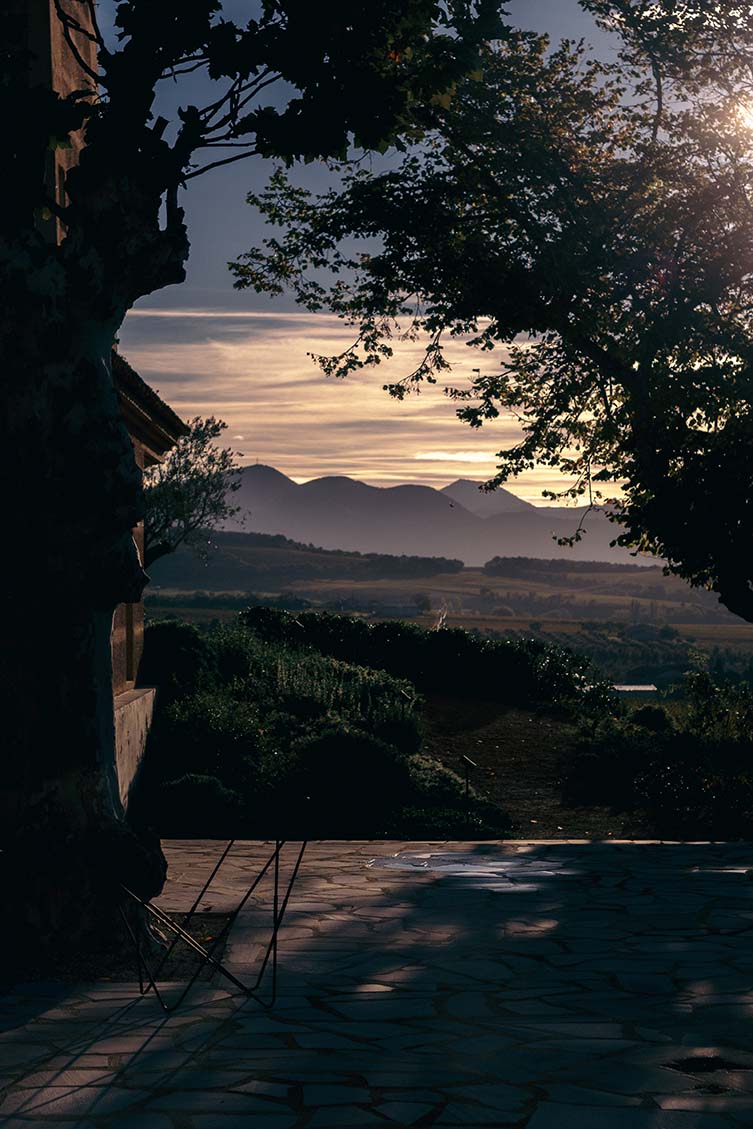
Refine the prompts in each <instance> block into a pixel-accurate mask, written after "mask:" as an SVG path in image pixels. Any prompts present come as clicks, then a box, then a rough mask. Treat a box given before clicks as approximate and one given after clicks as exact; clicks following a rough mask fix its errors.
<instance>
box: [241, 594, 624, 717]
mask: <svg viewBox="0 0 753 1129" xmlns="http://www.w3.org/2000/svg"><path fill="white" fill-rule="evenodd" d="M241 619H242V620H243V622H244V623H245V624H246V625H247V626H248V627H250V628H251V629H252V630H253V631H254V632H255V633H256V634H257V635H258V636H259V637H260V638H263V639H265V640H267V641H269V642H273V643H284V644H285V645H286V646H289V647H295V648H310V649H312V650H314V651H317V652H319V653H321V654H325V655H329V656H331V657H332V658H336V659H340V660H342V661H345V662H359V663H363V664H364V665H365V666H368V667H371V668H373V669H376V670H384V671H388V672H389V673H390V674H392V675H394V676H396V677H399V678H407V679H410V680H411V682H412V683H413V684H414V685H415V686H416V687H417V688H418V689H419V690H422V691H433V692H444V693H450V694H453V695H458V696H463V697H471V698H481V699H491V700H493V701H495V702H498V703H504V704H508V705H523V704H531V703H536V702H546V703H547V704H549V705H552V704H554V703H559V704H563V705H565V704H570V703H576V702H577V704H578V707H579V708H580V709H588V708H595V709H601V708H603V707H604V706H605V705H606V704H607V703H608V702H609V701H610V700H611V699H612V698H613V695H612V692H611V690H610V688H609V687H608V686H607V684H606V683H603V682H599V681H598V679H597V678H596V677H595V675H594V673H593V671H592V670H591V668H590V665H589V663H588V661H587V660H586V659H584V658H582V657H580V656H578V655H575V654H573V653H572V652H571V651H566V650H564V649H562V648H560V647H556V646H552V645H551V644H548V643H543V642H540V641H539V640H535V639H530V638H528V639H504V640H492V639H486V638H483V637H481V636H478V635H472V634H470V633H469V632H467V631H463V630H462V629H461V628H442V629H440V630H434V631H427V630H426V629H425V628H423V627H418V626H416V625H415V624H412V623H403V622H393V623H390V622H387V623H373V624H372V623H367V622H365V621H364V620H361V619H352V618H350V617H349V616H340V615H329V614H327V613H323V612H303V613H302V614H301V615H298V616H295V615H291V614H290V613H288V612H285V611H282V610H280V609H275V608H249V609H248V610H247V611H245V612H243V613H241Z"/></svg>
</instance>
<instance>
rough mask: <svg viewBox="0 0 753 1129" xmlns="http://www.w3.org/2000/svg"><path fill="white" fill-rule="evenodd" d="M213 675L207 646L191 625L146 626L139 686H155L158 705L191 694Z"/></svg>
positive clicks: (160, 622) (165, 622)
mask: <svg viewBox="0 0 753 1129" xmlns="http://www.w3.org/2000/svg"><path fill="white" fill-rule="evenodd" d="M214 673H215V671H214V654H213V650H212V647H211V644H210V643H209V640H208V638H207V636H206V635H205V634H202V632H201V631H199V629H198V628H197V627H195V626H194V625H193V624H191V623H181V622H180V621H179V620H174V619H163V620H157V621H155V622H154V623H150V624H148V626H147V627H146V629H145V631H144V652H143V654H142V656H141V662H140V663H139V682H140V683H141V684H142V685H143V686H158V687H159V694H160V703H161V704H162V705H165V704H167V703H168V702H172V701H175V699H176V698H179V697H182V696H183V695H184V694H192V693H193V692H194V691H195V690H197V689H198V688H199V686H201V685H202V684H204V683H206V682H207V681H209V680H211V678H212V676H213V675H214Z"/></svg>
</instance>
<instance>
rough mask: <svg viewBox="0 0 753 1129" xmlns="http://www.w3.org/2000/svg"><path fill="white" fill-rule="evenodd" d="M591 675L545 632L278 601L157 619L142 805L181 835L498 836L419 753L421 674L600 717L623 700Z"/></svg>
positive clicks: (452, 778)
mask: <svg viewBox="0 0 753 1129" xmlns="http://www.w3.org/2000/svg"><path fill="white" fill-rule="evenodd" d="M355 660H358V661H355ZM408 673H410V674H412V677H411V678H408V677H406V674H408ZM586 673H587V664H586V663H584V662H583V660H579V659H577V658H576V657H575V656H573V655H570V654H568V653H567V652H565V651H562V650H560V649H558V648H554V647H551V646H547V645H545V644H541V643H536V642H533V641H528V642H522V641H521V642H517V641H511V642H506V643H495V642H491V641H488V640H483V639H479V638H477V637H473V636H471V635H469V634H468V633H466V632H464V631H458V630H440V631H434V632H428V631H424V630H422V629H421V628H417V627H414V626H412V625H410V624H404V623H393V624H375V625H374V626H369V625H367V624H365V623H363V622H362V621H358V620H350V619H347V618H346V617H342V616H325V615H314V614H312V613H303V614H302V615H301V616H294V615H291V614H288V613H286V612H283V611H279V610H275V609H270V608H253V609H249V610H248V611H247V612H246V613H244V614H243V616H242V617H241V621H240V622H237V623H234V624H232V625H230V626H216V627H214V628H213V629H211V630H209V631H207V632H204V633H202V632H200V631H199V630H198V629H197V628H196V627H193V626H191V625H188V624H183V623H179V622H176V621H163V622H158V623H155V624H152V625H150V626H149V627H148V629H147V633H146V646H145V652H144V659H143V663H142V677H143V679H144V680H145V681H147V682H156V683H158V684H159V685H160V706H159V711H158V716H157V718H156V719H155V724H154V726H153V729H152V733H151V735H150V738H149V745H148V748H147V755H146V759H145V764H144V769H143V772H142V775H141V779H140V784H139V788H138V791H137V793H136V795H135V797H134V800H133V805H132V809H131V810H132V815H133V817H134V818H135V819H136V820H138V821H139V822H141V823H147V824H151V825H153V826H155V827H156V829H157V830H158V831H159V832H160V833H161V834H163V835H174V836H205V835H206V836H212V835H217V836H224V835H227V836H230V835H232V834H239V835H247V836H269V835H278V834H279V835H289V836H292V837H298V836H307V837H328V838H332V837H341V836H344V837H350V836H355V837H364V836H366V837H369V836H381V835H393V836H397V837H410V836H416V837H438V836H439V837H455V838H459V837H464V836H467V835H471V836H472V837H474V838H477V837H483V836H493V837H501V836H504V834H505V833H506V832H507V831H508V829H509V820H508V819H507V817H506V816H505V814H504V812H503V811H502V810H501V809H500V808H499V807H497V806H496V805H494V804H491V803H488V802H484V801H483V800H482V799H481V798H480V797H479V796H478V795H477V794H475V793H474V792H473V791H471V793H470V797H469V800H468V801H466V797H465V791H464V784H463V782H462V781H461V779H460V777H459V776H457V775H456V774H455V773H454V772H453V771H451V770H450V769H449V768H447V767H443V766H442V765H441V764H440V763H439V762H438V761H436V760H434V759H433V758H431V757H428V756H427V755H426V754H425V753H423V752H422V734H421V729H420V724H419V714H418V706H419V704H420V694H419V689H418V688H419V687H420V689H422V690H424V689H425V690H437V689H442V688H444V689H445V691H447V692H448V693H450V692H451V693H453V694H462V695H466V696H470V697H472V698H489V699H492V700H493V701H494V702H495V703H498V704H500V706H504V704H505V703H513V702H515V703H518V702H520V701H525V702H529V703H534V702H546V703H547V704H548V705H549V706H551V705H553V704H556V703H559V704H560V705H561V706H563V707H569V708H571V709H572V708H574V707H577V708H578V709H580V710H582V711H584V712H585V713H586V714H588V715H589V716H592V715H595V714H596V715H597V714H598V712H599V710H603V708H604V707H605V704H606V703H607V702H609V701H611V700H612V698H611V694H610V691H609V689H608V687H605V686H603V685H595V684H593V683H592V682H591V681H590V680H589V679H588V678H587V677H586Z"/></svg>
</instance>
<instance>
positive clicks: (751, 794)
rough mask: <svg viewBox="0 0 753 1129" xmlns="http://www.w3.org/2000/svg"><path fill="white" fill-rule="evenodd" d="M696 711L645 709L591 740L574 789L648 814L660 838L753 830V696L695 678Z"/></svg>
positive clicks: (581, 796) (585, 798)
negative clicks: (679, 711) (670, 711)
mask: <svg viewBox="0 0 753 1129" xmlns="http://www.w3.org/2000/svg"><path fill="white" fill-rule="evenodd" d="M688 694H689V708H688V710H687V712H686V713H685V714H684V715H683V714H681V715H680V716H679V718H678V717H673V716H672V715H670V714H668V713H667V712H666V711H665V710H663V709H662V708H661V707H655V706H654V707H650V708H649V707H643V708H641V709H638V710H635V711H634V712H633V713H632V714H629V715H627V716H623V717H611V718H608V719H604V720H602V721H600V722H599V723H598V724H597V725H596V726H595V728H594V729H593V730H592V731H591V732H590V733H588V734H587V735H586V736H584V738H583V741H582V743H581V746H580V748H579V750H578V754H577V757H576V759H575V762H574V765H573V768H572V771H571V773H570V778H569V781H568V785H567V787H568V791H569V793H570V796H571V798H574V799H575V800H576V801H577V802H579V803H593V802H596V803H608V804H610V805H612V806H613V807H614V808H615V809H616V810H618V811H644V812H647V813H648V815H649V817H650V822H651V824H652V826H654V827H655V828H656V830H657V833H658V834H664V835H673V836H683V837H685V836H693V837H706V836H711V837H714V838H730V837H732V838H734V837H746V838H747V837H749V836H750V834H751V833H752V832H753V741H752V740H751V733H753V729H752V727H751V722H753V691H751V689H750V687H724V686H716V685H714V683H713V682H712V681H711V679H710V678H709V677H708V675H705V674H695V675H692V676H691V677H689V679H688Z"/></svg>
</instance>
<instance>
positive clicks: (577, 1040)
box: [0, 843, 753, 1129]
mask: <svg viewBox="0 0 753 1129" xmlns="http://www.w3.org/2000/svg"><path fill="white" fill-rule="evenodd" d="M395 849H396V846H395V845H392V844H385V843H375V844H365V843H357V844H347V843H342V844H336V845H335V844H319V845H314V846H313V847H312V849H311V852H310V854H309V856H308V858H307V860H306V862H305V863H304V874H303V876H302V878H301V880H300V885H299V886H298V887H297V888H296V891H295V892H294V896H293V899H292V900H291V904H290V907H289V910H288V915H287V918H286V923H285V928H284V931H283V935H282V938H281V945H282V951H281V962H280V996H279V999H278V1002H277V1005H276V1007H275V1008H274V1010H273V1011H272V1012H265V1011H263V1010H261V1009H260V1008H259V1006H258V1005H257V1004H255V1003H254V1002H253V1001H249V1000H245V999H243V998H242V997H238V996H230V995H229V994H228V993H226V992H225V991H224V989H221V988H218V989H215V990H210V989H207V987H206V986H201V987H199V988H197V989H196V990H195V992H194V993H193V994H192V995H191V996H190V997H189V999H188V1000H187V1002H186V1004H185V1005H184V1007H183V1008H182V1009H181V1010H180V1011H179V1012H178V1013H176V1014H175V1015H173V1016H169V1017H167V1018H165V1017H164V1016H163V1015H162V1014H161V1013H160V1011H159V1009H158V1007H157V1005H156V1003H155V1001H154V1000H153V999H149V998H147V999H144V1000H141V999H138V998H136V999H134V998H133V996H134V990H133V987H132V986H123V987H122V988H120V987H119V986H117V985H97V986H93V987H91V988H90V989H89V990H86V989H82V990H77V991H75V992H71V993H69V994H68V996H67V998H66V999H65V1000H64V1001H62V1000H61V999H60V997H59V996H57V995H56V996H55V998H54V999H52V1000H51V1001H50V1005H51V1006H49V1007H45V1008H44V1009H40V1010H39V1013H38V1014H37V1015H36V1017H34V1018H29V1016H30V1014H32V1013H33V1009H34V1006H35V1005H34V1003H33V1002H31V1001H32V1000H36V1001H37V1005H38V1004H39V1002H42V1001H45V997H44V992H45V987H44V986H43V985H33V986H31V987H30V988H29V989H28V994H27V989H24V988H20V989H17V997H18V999H19V1003H18V1004H14V1003H13V1002H12V999H11V998H10V997H8V998H6V999H5V1000H4V1001H2V1004H3V1031H4V1033H3V1035H2V1037H1V1039H0V1064H1V1070H2V1075H3V1084H4V1085H6V1086H7V1087H8V1088H7V1090H6V1092H5V1097H4V1099H3V1103H2V1104H1V1105H0V1117H5V1118H7V1119H8V1120H7V1121H6V1122H5V1123H4V1124H5V1125H6V1126H8V1127H10V1129H13V1127H14V1126H15V1125H19V1126H20V1125H21V1124H24V1125H29V1124H31V1123H33V1124H48V1123H54V1122H55V1121H59V1122H60V1124H63V1123H65V1124H66V1125H71V1124H72V1123H75V1124H80V1125H82V1126H91V1127H95V1126H105V1125H107V1126H113V1127H116V1129H129V1127H130V1126H136V1125H139V1126H141V1127H143V1129H174V1127H175V1126H179V1127H180V1129H214V1127H216V1126H225V1127H226V1129H235V1126H236V1125H237V1126H240V1125H241V1124H243V1125H248V1124H251V1125H252V1126H253V1127H254V1129H267V1127H272V1129H329V1127H332V1129H334V1127H339V1126H377V1125H383V1126H384V1125H393V1126H394V1125H403V1126H408V1125H413V1126H417V1127H418V1129H424V1127H428V1126H433V1125H437V1126H442V1127H444V1126H451V1125H456V1126H459V1125H466V1126H490V1127H491V1126H510V1125H513V1126H520V1127H523V1126H525V1127H527V1129H721V1127H722V1126H736V1125H741V1124H747V1125H751V1124H753V1025H751V1015H752V1014H753V944H752V943H751V942H752V941H753V883H751V882H750V881H749V878H748V876H747V874H746V871H747V860H748V858H749V857H750V855H751V854H753V851H751V847H750V845H747V844H732V845H708V844H706V845H704V844H700V845H673V844H663V845H655V844H599V843H592V844H567V843H562V844H542V843H539V844H534V843H530V844H514V843H508V844H490V843H485V844H444V845H437V844H435V845H431V846H422V845H421V844H412V845H405V847H404V849H403V850H402V851H401V852H400V854H399V855H398V856H397V857H390V854H389V852H390V851H394V850H395ZM370 858H374V860H375V861H374V864H373V865H364V864H365V863H367V861H368V860H369V859H370ZM200 877H201V876H199V878H200ZM260 924H261V923H260V921H259V919H258V916H257V915H256V914H255V913H254V912H253V911H251V912H249V913H248V914H244V915H243V916H242V917H241V918H240V919H239V921H238V923H237V925H236V928H235V930H234V933H233V936H232V938H231V945H230V947H229V959H230V960H231V962H232V965H231V967H232V968H233V971H235V972H236V973H238V974H239V975H241V978H244V977H246V976H247V975H249V973H250V966H251V964H252V963H253V960H254V959H255V958H256V956H257V948H256V946H257V945H258V943H259V940H260V939H261V936H262V933H261V929H260ZM173 990H174V991H177V990H178V989H177V987H176V988H174V989H173ZM26 1000H29V1006H30V1007H31V1009H32V1012H31V1013H28V1012H26V1011H25V1010H24V1008H25V1006H26V1004H25V1002H24V1001H26ZM16 1008H17V1009H18V1010H14V1009H16ZM14 1016H15V1021H14V1018H13V1017H14ZM74 1119H75V1120H74Z"/></svg>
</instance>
